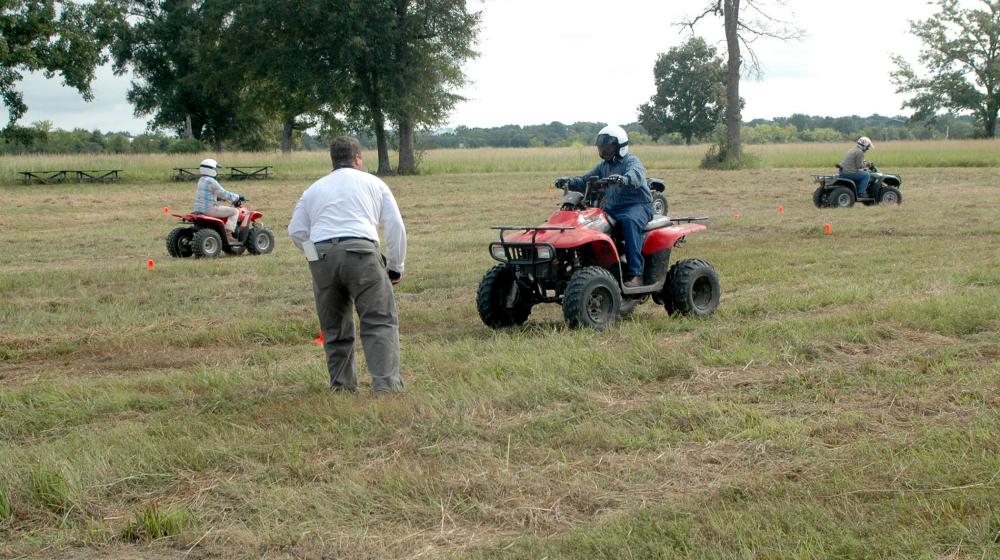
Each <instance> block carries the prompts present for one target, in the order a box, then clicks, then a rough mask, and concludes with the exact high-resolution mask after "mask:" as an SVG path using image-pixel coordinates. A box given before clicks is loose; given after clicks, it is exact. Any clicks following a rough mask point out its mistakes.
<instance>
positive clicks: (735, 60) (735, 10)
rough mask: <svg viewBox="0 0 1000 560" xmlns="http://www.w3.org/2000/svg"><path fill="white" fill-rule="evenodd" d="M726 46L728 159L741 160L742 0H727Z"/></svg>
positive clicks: (730, 160)
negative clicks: (740, 31) (727, 54)
mask: <svg viewBox="0 0 1000 560" xmlns="http://www.w3.org/2000/svg"><path fill="white" fill-rule="evenodd" d="M724 16H725V20H726V48H727V49H728V50H729V67H728V68H727V76H726V161H727V162H733V163H735V162H739V160H740V155H741V152H742V148H741V146H740V120H741V118H742V117H741V115H740V63H741V60H740V38H739V35H738V33H739V27H738V24H739V21H740V0H725V14H724Z"/></svg>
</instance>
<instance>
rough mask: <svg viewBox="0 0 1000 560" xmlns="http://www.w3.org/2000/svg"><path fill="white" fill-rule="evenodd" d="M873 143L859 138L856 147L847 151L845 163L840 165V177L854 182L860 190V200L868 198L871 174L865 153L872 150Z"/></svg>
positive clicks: (865, 138)
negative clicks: (867, 166) (866, 163)
mask: <svg viewBox="0 0 1000 560" xmlns="http://www.w3.org/2000/svg"><path fill="white" fill-rule="evenodd" d="M872 146H873V144H872V141H871V140H870V139H869V138H868V137H867V136H862V137H861V138H858V143H857V145H856V146H854V147H852V148H851V149H850V150H847V155H845V156H844V161H842V162H841V163H840V176H841V177H843V178H844V179H850V180H852V181H854V184H855V185H857V188H858V198H867V197H868V183H869V181H871V174H869V173H868V171H867V168H866V165H865V152H867V151H868V150H870V149H872Z"/></svg>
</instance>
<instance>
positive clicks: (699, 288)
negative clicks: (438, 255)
mask: <svg viewBox="0 0 1000 560" xmlns="http://www.w3.org/2000/svg"><path fill="white" fill-rule="evenodd" d="M611 184H613V183H611V182H609V181H608V180H607V179H597V178H596V177H594V178H591V179H590V180H588V181H587V183H586V190H585V191H584V192H582V193H581V192H576V191H572V190H569V189H568V188H565V190H564V195H563V200H562V204H561V206H560V209H559V210H558V211H557V212H555V213H553V214H552V215H551V216H550V217H549V219H548V220H547V221H546V222H545V223H544V224H542V225H540V226H495V227H494V228H493V229H497V230H500V241H499V242H494V243H492V244H490V246H489V252H490V256H491V257H493V259H494V260H496V261H499V262H500V264H498V265H496V266H494V267H493V268H492V269H490V270H489V271H488V272H487V273H486V274H485V275H484V276H483V279H482V281H481V282H480V283H479V290H478V292H477V294H476V307H477V310H478V311H479V318H480V319H482V321H483V323H484V324H486V326H488V327H491V328H494V329H497V328H503V327H510V326H514V325H521V324H523V323H524V322H525V321H527V319H528V315H529V314H530V313H531V308H532V307H533V306H534V305H536V304H540V303H556V304H559V305H561V306H562V310H563V317H564V319H565V320H566V323H567V324H568V325H569V326H570V327H572V328H578V327H590V328H595V329H598V330H600V329H603V328H605V327H606V326H608V325H609V324H611V323H613V322H614V321H616V320H617V319H618V318H619V317H621V316H623V315H627V314H628V313H630V312H632V310H634V309H635V307H636V306H637V305H639V304H640V303H643V302H645V301H646V300H647V299H650V298H651V299H652V300H653V301H654V302H656V303H657V304H659V305H662V306H663V307H664V309H665V310H666V311H667V312H668V313H670V314H671V315H673V314H676V313H680V314H684V315H694V316H697V317H705V316H708V315H711V314H712V312H714V311H715V309H716V307H718V305H719V298H720V295H721V288H720V286H719V276H718V274H717V273H716V272H715V269H714V268H712V265H710V264H709V263H707V262H706V261H704V260H701V259H684V260H680V261H677V262H675V263H674V264H673V266H671V267H669V268H668V265H669V262H670V255H671V252H672V250H673V249H675V248H677V247H679V246H680V245H681V244H682V243H683V242H684V240H685V238H686V236H687V235H689V234H692V233H698V232H700V231H704V230H705V229H706V228H705V226H703V225H701V224H695V223H691V222H694V221H700V220H704V219H705V218H694V217H691V218H668V217H667V216H662V215H658V216H653V219H652V220H651V221H650V222H649V223H648V224H647V225H646V227H645V239H644V241H643V247H642V254H643V257H644V260H645V267H644V270H643V276H642V280H643V285H642V286H638V287H634V288H632V287H628V286H625V284H624V282H623V279H622V278H623V262H622V257H621V254H622V247H621V244H620V243H618V242H617V241H616V240H615V239H613V238H612V236H611V234H612V232H613V230H614V220H613V219H612V218H611V216H609V215H607V214H606V213H605V212H604V211H603V210H601V206H602V203H603V200H604V198H605V194H606V191H607V188H608V186H609V185H611Z"/></svg>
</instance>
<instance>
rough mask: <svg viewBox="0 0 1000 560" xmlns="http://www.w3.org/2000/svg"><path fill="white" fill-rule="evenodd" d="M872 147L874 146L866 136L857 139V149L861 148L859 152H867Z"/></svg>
mask: <svg viewBox="0 0 1000 560" xmlns="http://www.w3.org/2000/svg"><path fill="white" fill-rule="evenodd" d="M874 146H875V145H874V144H872V140H871V138H868V137H867V136H862V137H861V138H858V147H859V148H861V151H863V152H867V151H868V150H870V149H872V148H873V147H874Z"/></svg>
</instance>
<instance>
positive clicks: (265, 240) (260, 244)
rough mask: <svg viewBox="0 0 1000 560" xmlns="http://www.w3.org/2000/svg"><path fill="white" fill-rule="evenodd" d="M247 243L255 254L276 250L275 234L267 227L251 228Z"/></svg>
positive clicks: (264, 253) (248, 247)
mask: <svg viewBox="0 0 1000 560" xmlns="http://www.w3.org/2000/svg"><path fill="white" fill-rule="evenodd" d="M246 245H247V249H249V250H250V252H251V253H253V254H254V255H266V254H268V253H270V252H271V251H273V250H274V234H273V233H271V230H270V229H268V228H266V227H255V228H250V232H249V235H247V242H246Z"/></svg>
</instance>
